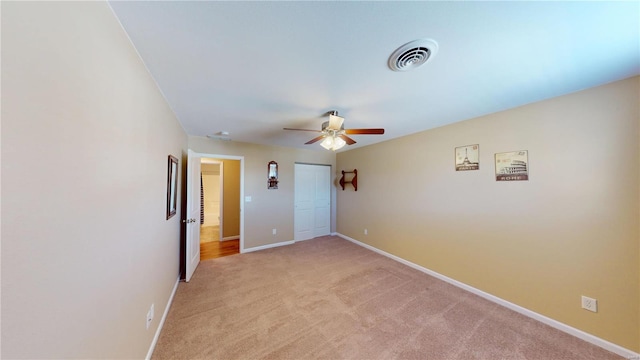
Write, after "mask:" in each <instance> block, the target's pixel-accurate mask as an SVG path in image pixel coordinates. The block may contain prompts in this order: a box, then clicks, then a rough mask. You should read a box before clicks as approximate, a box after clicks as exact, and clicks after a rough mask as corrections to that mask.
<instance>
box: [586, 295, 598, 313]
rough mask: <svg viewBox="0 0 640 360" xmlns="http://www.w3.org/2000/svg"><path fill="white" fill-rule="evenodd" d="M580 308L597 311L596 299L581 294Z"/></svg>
mask: <svg viewBox="0 0 640 360" xmlns="http://www.w3.org/2000/svg"><path fill="white" fill-rule="evenodd" d="M582 308H583V309H587V310H589V311H593V312H598V300H596V299H592V298H590V297H586V296H582Z"/></svg>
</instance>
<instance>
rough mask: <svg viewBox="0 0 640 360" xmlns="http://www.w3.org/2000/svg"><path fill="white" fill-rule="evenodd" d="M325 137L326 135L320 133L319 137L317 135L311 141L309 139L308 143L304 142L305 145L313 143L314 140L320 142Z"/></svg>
mask: <svg viewBox="0 0 640 360" xmlns="http://www.w3.org/2000/svg"><path fill="white" fill-rule="evenodd" d="M322 139H324V135H320V136H318V137H315V138H313V139H311V140H309V141H307V142H306V143H304V144H305V145H309V144H313V143H314V142H318V141H320V140H322Z"/></svg>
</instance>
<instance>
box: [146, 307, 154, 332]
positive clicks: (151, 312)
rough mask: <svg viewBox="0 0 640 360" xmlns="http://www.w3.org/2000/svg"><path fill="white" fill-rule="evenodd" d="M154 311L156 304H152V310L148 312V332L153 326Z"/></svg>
mask: <svg viewBox="0 0 640 360" xmlns="http://www.w3.org/2000/svg"><path fill="white" fill-rule="evenodd" d="M153 310H154V304H151V308H150V309H149V311H147V330H149V325H151V321H152V320H153Z"/></svg>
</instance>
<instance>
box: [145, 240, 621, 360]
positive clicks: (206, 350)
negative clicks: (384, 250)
mask: <svg viewBox="0 0 640 360" xmlns="http://www.w3.org/2000/svg"><path fill="white" fill-rule="evenodd" d="M204 358H206V359H438V360H447V359H465V360H467V359H510V360H512V359H513V360H515V359H536V360H537V359H540V360H542V359H565V360H570V359H576V360H578V359H579V360H585V359H594V360H595V359H598V360H604V359H621V358H620V357H618V356H616V355H615V354H612V353H610V352H607V351H605V350H603V349H601V348H598V347H596V346H594V345H591V344H589V343H586V342H584V341H582V340H579V339H577V338H575V337H572V336H570V335H568V334H565V333H563V332H560V331H558V330H555V329H553V328H551V327H549V326H546V325H544V324H542V323H540V322H537V321H535V320H532V319H530V318H527V317H525V316H523V315H520V314H518V313H515V312H513V311H511V310H508V309H506V308H503V307H501V306H499V305H497V304H494V303H492V302H489V301H487V300H484V299H482V298H480V297H478V296H476V295H473V294H471V293H468V292H466V291H464V290H461V289H459V288H456V287H454V286H452V285H449V284H447V283H445V282H443V281H440V280H438V279H435V278H433V277H431V276H428V275H426V274H424V273H421V272H419V271H417V270H414V269H412V268H409V267H407V266H405V265H402V264H400V263H398V262H395V261H393V260H391V259H388V258H386V257H383V256H381V255H378V254H376V253H374V252H372V251H369V250H367V249H364V248H362V247H360V246H357V245H355V244H352V243H350V242H348V241H345V240H343V239H340V238H337V237H324V238H318V239H315V240H309V241H304V242H298V243H296V244H294V245H290V246H284V247H280V248H274V249H268V250H263V251H259V252H253V253H247V254H239V255H233V256H227V257H223V258H219V259H213V260H207V261H203V262H202V263H201V264H200V266H199V267H198V269H196V272H195V275H194V277H193V278H192V280H191V282H189V283H180V284H179V287H178V290H177V293H176V295H175V298H174V302H173V305H172V307H171V309H170V311H169V314H168V317H167V320H166V323H165V325H164V329H163V331H162V333H161V335H160V338H159V340H158V343H157V346H156V349H155V352H154V353H153V359H204Z"/></svg>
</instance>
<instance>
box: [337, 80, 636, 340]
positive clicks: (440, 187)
mask: <svg viewBox="0 0 640 360" xmlns="http://www.w3.org/2000/svg"><path fill="white" fill-rule="evenodd" d="M639 94H640V89H639V78H638V77H635V78H632V79H627V80H624V81H620V82H616V83H612V84H609V85H606V86H601V87H597V88H593V89H589V90H586V91H582V92H579V93H574V94H571V95H567V96H562V97H558V98H554V99H550V100H547V101H542V102H539V103H535V104H531V105H527V106H523V107H520V108H516V109H513V110H509V111H504V112H500V113H496V114H491V115H487V116H484V117H481V118H477V119H473V120H469V121H465V122H461V123H457V124H454V125H450V126H445V127H441V128H437V129H433V130H430V131H426V132H422V133H418V134H414V135H411V136H407V137H403V138H399V139H396V140H392V141H388V142H384V143H381V144H377V145H373V146H368V147H364V148H360V149H355V150H352V151H347V152H344V153H339V154H338V156H337V164H338V166H337V167H338V170H340V169H352V168H357V169H358V191H357V192H354V191H344V192H342V191H339V192H338V208H337V218H338V226H337V231H338V232H339V233H341V234H344V235H347V236H349V237H352V238H354V239H357V240H360V241H363V242H365V243H367V244H370V245H372V246H374V247H376V248H379V249H381V250H384V251H387V252H389V253H392V254H395V255H397V256H400V257H402V258H404V259H406V260H409V261H411V262H413V263H416V264H419V265H422V266H424V267H426V268H428V269H431V270H434V271H436V272H438V273H441V274H443V275H446V276H448V277H451V278H453V279H455V280H458V281H461V282H463V283H466V284H468V285H471V286H473V287H476V288H478V289H480V290H483V291H485V292H488V293H490V294H493V295H496V296H498V297H500V298H503V299H505V300H508V301H510V302H513V303H515V304H518V305H520V306H523V307H525V308H527V309H530V310H533V311H535V312H537V313H540V314H543V315H546V316H548V317H551V318H553V319H556V320H558V321H560V322H562V323H565V324H568V325H570V326H573V327H576V328H578V329H581V330H583V331H585V332H587V333H591V334H594V335H596V336H598V337H601V338H603V339H606V340H609V341H611V342H613V343H615V344H618V345H620V346H623V347H625V348H627V349H631V350H634V351H636V352H637V351H638V350H640V345H639V344H640V342H639V341H638V340H639V339H640V335H639V330H640V313H639V308H638V304H639V303H640V296H639V292H640V277H639V269H640V262H639V254H640V245H639V232H638V230H639V229H638V220H639V218H640V212H639V201H638V199H639V184H640V182H639V181H640V179H639V171H640V167H639V159H640V157H639V155H638V154H639V148H638V143H639V139H640V136H639V134H640V132H639V131H640V130H639V122H640V111H639V109H638V106H639V105H638V103H639ZM468 144H479V145H480V170H477V171H466V172H456V171H455V170H454V148H455V147H456V146H462V145H468ZM514 150H528V151H529V161H530V180H529V181H519V182H496V181H495V177H494V163H493V156H494V154H495V153H498V152H505V151H514ZM365 228H367V229H368V232H369V234H368V235H366V236H365V235H364V234H363V229H365ZM581 295H586V296H589V297H593V298H596V299H597V300H598V305H599V307H598V313H592V312H588V311H586V310H583V309H581V308H580V296H581Z"/></svg>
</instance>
